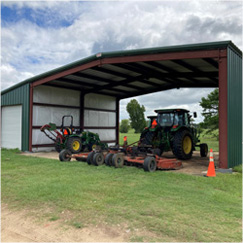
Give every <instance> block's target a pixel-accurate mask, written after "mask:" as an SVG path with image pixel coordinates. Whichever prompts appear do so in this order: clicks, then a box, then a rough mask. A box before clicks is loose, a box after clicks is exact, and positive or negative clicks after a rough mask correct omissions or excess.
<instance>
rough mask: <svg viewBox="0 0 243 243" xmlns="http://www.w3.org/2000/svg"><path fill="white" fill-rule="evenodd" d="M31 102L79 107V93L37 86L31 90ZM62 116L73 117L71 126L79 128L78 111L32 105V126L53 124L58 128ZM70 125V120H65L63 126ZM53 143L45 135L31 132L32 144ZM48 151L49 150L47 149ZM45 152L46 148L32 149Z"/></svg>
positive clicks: (34, 131)
mask: <svg viewBox="0 0 243 243" xmlns="http://www.w3.org/2000/svg"><path fill="white" fill-rule="evenodd" d="M33 102H36V103H44V104H53V105H64V106H77V107H79V105H80V91H76V90H68V89H62V88H55V87H49V86H37V87H35V88H34V90H33ZM64 115H72V116H73V125H74V126H79V124H80V121H79V120H80V109H79V108H78V109H76V108H65V107H53V106H43V105H41V106H40V105H33V126H42V125H44V124H48V123H49V122H51V123H55V124H56V125H57V126H60V125H61V123H62V117H63V116H64ZM70 123H71V120H70V118H66V119H65V123H64V125H65V126H69V125H70ZM51 143H53V142H52V141H51V140H50V139H49V138H48V137H46V135H45V134H44V133H43V132H41V131H40V130H39V129H33V130H32V144H33V145H36V144H51ZM49 149H50V148H49ZM37 150H38V151H40V150H41V151H47V148H34V149H33V151H37Z"/></svg>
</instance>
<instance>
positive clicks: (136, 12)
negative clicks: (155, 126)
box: [1, 1, 242, 118]
mask: <svg viewBox="0 0 243 243" xmlns="http://www.w3.org/2000/svg"><path fill="white" fill-rule="evenodd" d="M2 6H8V7H11V8H12V9H16V10H17V12H18V15H19V16H22V15H21V14H23V11H22V10H23V8H26V7H28V8H29V9H30V10H31V11H32V12H31V17H32V19H31V20H30V19H28V18H27V19H26V18H25V16H24V15H23V16H22V17H21V18H19V20H18V21H17V22H7V21H5V20H4V19H2V29H1V30H2V35H1V37H2V43H1V47H2V49H1V50H2V52H1V62H2V67H1V69H2V74H1V80H2V89H5V88H7V87H9V86H11V85H13V84H15V83H18V82H20V81H22V80H24V79H26V78H29V77H30V76H32V75H37V74H40V73H43V72H45V71H49V70H51V69H53V68H56V67H59V66H62V65H64V64H67V63H70V62H73V61H76V60H78V59H82V58H85V57H87V56H89V55H91V54H94V53H97V52H102V51H114V50H124V49H134V48H147V47H155V46H169V45H179V44H189V43H200V42H210V41H222V40H232V41H233V42H234V43H235V44H236V45H237V46H238V47H240V48H241V49H242V31H240V30H242V2H241V1H238V2H237V1H232V2H229V1H207V2H205V1H204V2H202V1H167V2H166V1H161V2H153V1H152V2H137V1H135V2H131V1H124V2H60V1H59V2H57V1H45V2H43V1H40V2H39V1H37V2H34V1H18V2H9V1H6V2H2ZM37 20H38V21H40V20H42V21H43V23H44V24H43V25H41V24H40V23H38V21H37ZM63 20H65V21H67V22H68V23H69V24H68V25H67V26H66V25H65V26H62V24H61V23H62V21H63ZM174 92H177V93H176V96H177V99H175V95H174ZM208 92H209V90H206V89H205V90H204V91H202V90H200V91H198V90H194V92H193V95H191V93H192V92H191V90H187V89H181V90H170V91H166V92H159V93H155V94H153V95H147V96H141V97H139V98H138V100H139V102H140V103H142V104H144V105H145V107H146V109H147V112H146V115H148V114H149V113H148V111H149V110H153V109H155V108H167V107H171V105H172V104H173V106H183V107H185V108H186V107H188V109H190V110H192V109H191V108H193V109H194V108H195V109H198V102H199V101H200V98H201V96H202V95H207V94H208ZM189 94H190V95H189ZM182 101H183V102H182ZM126 103H127V100H123V101H121V118H123V117H124V118H125V117H126V116H127V114H126V111H125V104H126Z"/></svg>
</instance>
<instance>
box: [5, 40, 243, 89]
mask: <svg viewBox="0 0 243 243" xmlns="http://www.w3.org/2000/svg"><path fill="white" fill-rule="evenodd" d="M228 46H230V47H231V48H233V49H234V50H235V51H236V52H237V53H238V54H239V55H241V56H242V51H241V50H240V49H239V48H238V47H236V46H235V45H234V44H233V42H232V41H220V42H208V43H198V44H188V45H178V46H166V47H155V48H145V49H136V50H125V51H124V50H123V51H113V52H101V53H98V54H96V55H92V56H89V57H87V58H84V59H81V60H78V61H75V62H72V63H69V64H67V65H64V66H61V67H59V68H56V69H53V70H50V71H48V72H45V73H42V74H39V75H36V76H34V77H32V78H29V79H26V80H24V81H22V82H20V83H18V84H16V85H14V86H11V87H9V88H7V89H5V90H3V91H1V93H2V94H5V93H7V92H9V91H11V90H13V89H15V88H17V87H20V86H22V85H24V84H26V83H33V82H35V81H37V80H40V79H43V78H45V77H48V76H51V75H53V74H56V73H59V72H62V71H65V70H67V69H70V68H73V67H76V66H79V65H83V64H86V63H89V62H91V61H95V60H99V59H102V58H111V57H122V56H137V55H149V54H157V53H168V52H182V51H195V50H212V49H219V48H227V47H228Z"/></svg>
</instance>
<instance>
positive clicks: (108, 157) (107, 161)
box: [105, 153, 114, 166]
mask: <svg viewBox="0 0 243 243" xmlns="http://www.w3.org/2000/svg"><path fill="white" fill-rule="evenodd" d="M113 156H114V154H112V153H109V154H107V155H106V157H105V164H106V165H107V166H112V157H113Z"/></svg>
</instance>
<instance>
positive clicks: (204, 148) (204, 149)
mask: <svg viewBox="0 0 243 243" xmlns="http://www.w3.org/2000/svg"><path fill="white" fill-rule="evenodd" d="M200 155H201V157H207V155H208V145H207V144H206V143H202V144H200Z"/></svg>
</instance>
